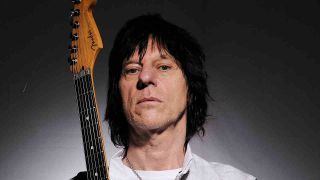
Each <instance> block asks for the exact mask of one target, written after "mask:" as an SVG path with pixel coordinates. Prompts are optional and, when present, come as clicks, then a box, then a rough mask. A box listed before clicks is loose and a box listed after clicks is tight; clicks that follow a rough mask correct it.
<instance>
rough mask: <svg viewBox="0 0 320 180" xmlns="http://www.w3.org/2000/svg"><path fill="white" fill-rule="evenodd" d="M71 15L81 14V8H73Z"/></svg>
mask: <svg viewBox="0 0 320 180" xmlns="http://www.w3.org/2000/svg"><path fill="white" fill-rule="evenodd" d="M70 16H71V17H73V16H80V10H79V9H71V14H70Z"/></svg>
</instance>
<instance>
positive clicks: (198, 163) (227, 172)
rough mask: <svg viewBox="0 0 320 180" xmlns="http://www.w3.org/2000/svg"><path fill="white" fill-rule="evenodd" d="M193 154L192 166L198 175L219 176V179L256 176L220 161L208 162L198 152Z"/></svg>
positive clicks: (243, 179) (243, 178)
mask: <svg viewBox="0 0 320 180" xmlns="http://www.w3.org/2000/svg"><path fill="white" fill-rule="evenodd" d="M192 155H193V163H192V164H193V165H192V167H193V168H191V170H192V169H194V171H197V173H196V174H198V175H200V176H201V175H205V176H207V175H208V179H209V178H213V177H215V178H218V179H219V180H255V179H256V178H255V177H253V176H252V175H250V174H247V173H245V172H243V171H241V170H239V169H237V168H235V167H233V166H230V165H227V164H222V163H218V162H208V161H206V160H204V159H203V158H201V157H199V156H198V155H196V154H192ZM209 176H210V177H209Z"/></svg>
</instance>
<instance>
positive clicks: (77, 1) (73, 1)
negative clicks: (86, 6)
mask: <svg viewBox="0 0 320 180" xmlns="http://www.w3.org/2000/svg"><path fill="white" fill-rule="evenodd" d="M72 3H73V4H80V3H81V0H72Z"/></svg>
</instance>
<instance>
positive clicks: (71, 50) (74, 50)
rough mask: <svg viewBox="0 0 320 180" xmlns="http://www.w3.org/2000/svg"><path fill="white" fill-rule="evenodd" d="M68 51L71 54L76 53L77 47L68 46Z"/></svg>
mask: <svg viewBox="0 0 320 180" xmlns="http://www.w3.org/2000/svg"><path fill="white" fill-rule="evenodd" d="M69 50H70V52H71V53H76V52H77V51H78V46H76V45H73V46H69Z"/></svg>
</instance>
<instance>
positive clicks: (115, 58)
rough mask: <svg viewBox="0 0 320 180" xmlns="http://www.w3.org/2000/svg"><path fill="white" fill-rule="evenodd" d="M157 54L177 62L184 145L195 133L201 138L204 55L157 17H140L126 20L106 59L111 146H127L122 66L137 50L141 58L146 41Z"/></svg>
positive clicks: (185, 34) (191, 40)
mask: <svg viewBox="0 0 320 180" xmlns="http://www.w3.org/2000/svg"><path fill="white" fill-rule="evenodd" d="M150 37H151V38H152V40H153V42H156V43H157V45H158V48H159V49H160V50H164V51H166V52H168V53H169V54H170V55H172V56H173V57H174V58H175V60H177V61H178V62H179V65H180V68H181V70H182V72H183V73H184V76H185V78H186V82H187V85H188V96H187V98H188V100H187V133H186V140H185V145H187V143H188V142H189V140H190V139H191V138H192V136H193V135H194V134H195V133H198V134H199V135H202V136H203V135H204V133H205V130H204V128H203V125H204V123H205V121H206V117H207V99H208V98H209V97H210V96H209V93H208V87H207V73H206V71H205V70H204V67H203V64H204V61H205V55H204V53H203V51H202V48H201V47H200V45H199V43H198V42H197V41H196V40H195V39H194V38H193V37H192V36H191V35H190V34H189V33H188V32H187V31H185V30H184V29H182V28H180V27H178V26H176V25H174V24H171V23H169V22H167V21H165V20H164V19H162V18H161V16H160V15H158V14H155V15H143V16H139V17H137V18H134V19H132V20H129V21H128V22H127V23H126V24H125V25H124V27H123V28H122V29H121V30H120V31H119V33H118V34H117V36H116V39H115V42H114V45H113V48H112V50H111V53H110V58H109V89H108V97H107V109H106V117H105V118H106V120H108V122H109V127H110V131H111V140H112V142H113V144H114V145H115V146H123V147H124V148H125V149H127V148H128V145H129V142H128V141H129V123H128V122H127V119H126V117H125V113H124V112H123V107H122V99H121V95H120V91H119V80H120V78H121V73H122V64H123V62H124V61H125V60H128V59H129V58H130V57H131V56H132V55H133V54H134V52H135V50H136V49H138V54H139V57H140V59H142V58H143V56H144V54H145V52H146V49H147V44H148V40H149V38H150Z"/></svg>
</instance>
